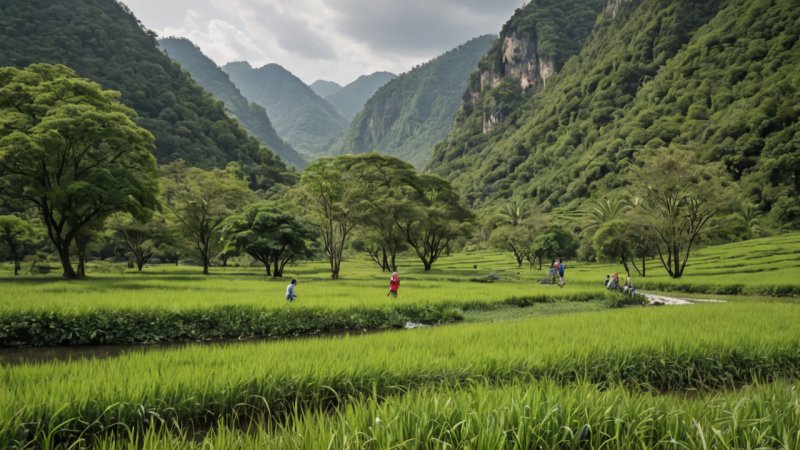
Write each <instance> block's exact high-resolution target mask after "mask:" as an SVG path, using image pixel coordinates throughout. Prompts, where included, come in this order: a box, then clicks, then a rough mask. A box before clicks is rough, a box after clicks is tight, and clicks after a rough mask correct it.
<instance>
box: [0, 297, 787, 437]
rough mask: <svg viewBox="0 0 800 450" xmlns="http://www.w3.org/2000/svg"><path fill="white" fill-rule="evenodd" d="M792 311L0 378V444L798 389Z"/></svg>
mask: <svg viewBox="0 0 800 450" xmlns="http://www.w3.org/2000/svg"><path fill="white" fill-rule="evenodd" d="M798 308H799V307H798V306H797V305H793V304H725V305H697V306H693V307H691V308H643V309H629V310H614V311H602V312H593V313H576V314H571V315H557V316H547V317H537V318H530V319H526V320H520V321H514V322H507V323H500V324H469V325H462V326H458V327H442V328H433V329H422V330H413V331H410V332H389V333H382V334H376V335H370V336H361V337H342V338H328V339H308V340H302V341H295V342H274V343H260V344H244V345H241V346H234V347H202V346H190V347H187V348H184V349H179V350H170V351H164V352H159V353H155V352H151V353H148V354H128V355H125V356H122V357H119V358H116V359H108V360H102V361H95V360H88V361H78V362H71V363H47V364H40V365H25V364H23V365H19V366H15V367H3V368H2V369H0V381H1V382H2V384H0V418H2V420H0V423H1V424H2V425H3V428H2V429H0V444H1V445H14V442H16V443H17V444H20V443H25V442H27V441H28V440H36V441H38V442H43V441H44V440H47V439H50V438H53V439H55V438H54V437H53V436H55V437H57V438H58V439H65V440H66V441H67V442H69V441H70V440H74V439H77V438H78V436H81V435H84V436H91V435H96V434H99V435H102V434H105V433H109V432H112V431H121V430H123V429H128V428H130V429H135V430H142V429H143V428H146V426H147V424H148V423H152V422H153V421H154V420H156V418H157V419H158V420H159V421H161V420H163V421H164V423H174V424H179V425H181V426H182V425H183V424H194V425H196V426H200V425H204V424H205V425H211V424H215V423H217V421H218V420H219V419H220V418H225V417H229V416H231V415H232V414H234V411H235V410H236V409H237V408H239V407H240V406H241V405H248V406H247V408H248V410H250V411H251V412H252V413H253V414H264V415H265V416H266V417H268V418H270V420H277V419H280V418H281V417H284V418H285V417H287V416H290V415H291V414H294V413H296V412H297V411H301V410H314V409H317V408H323V409H325V408H337V407H341V405H342V402H344V401H346V400H348V399H351V398H356V399H358V398H362V397H364V396H369V395H376V396H381V397H384V396H391V395H397V394H400V393H404V392H408V391H409V390H415V389H419V388H422V387H426V386H441V385H450V386H458V385H461V384H463V383H470V382H472V381H474V380H486V381H488V382H491V383H498V384H503V383H507V382H521V381H526V380H527V381H533V380H553V381H554V382H558V383H571V382H575V381H577V382H592V383H598V384H600V385H602V386H607V387H608V386H623V387H627V388H631V389H634V390H637V391H638V390H646V391H657V392H669V391H676V390H685V389H692V390H696V389H700V390H704V389H717V388H723V387H735V386H740V385H742V384H747V383H751V382H754V381H757V380H761V381H765V382H766V381H770V380H773V379H777V378H788V379H792V380H796V379H798V378H800V342H799V341H798V339H797V337H798V336H800V321H797V320H796V318H797V317H798V314H799V313H800V310H799V309H798ZM86 380H110V382H108V383H103V382H99V383H87V382H86ZM59 424H67V425H64V426H63V427H62V428H59ZM59 436H60V437H59Z"/></svg>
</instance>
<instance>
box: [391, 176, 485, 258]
mask: <svg viewBox="0 0 800 450" xmlns="http://www.w3.org/2000/svg"><path fill="white" fill-rule="evenodd" d="M414 188H415V193H414V195H413V196H410V197H408V198H406V199H405V201H404V203H403V204H401V205H398V207H397V208H396V209H395V211H394V219H395V222H396V223H397V226H399V227H400V229H401V230H402V231H403V233H404V234H405V236H406V240H407V241H408V244H409V245H410V246H411V248H412V249H414V253H416V255H417V257H418V258H419V259H420V261H422V265H423V266H424V268H425V270H426V271H429V270H431V267H432V266H433V263H435V262H436V260H438V259H439V257H440V256H442V254H444V253H445V252H446V251H447V250H449V248H450V245H451V243H452V242H453V240H455V239H456V238H458V237H461V236H463V235H465V234H466V233H467V231H468V230H469V228H470V226H471V225H472V220H473V218H474V216H473V214H472V213H471V212H470V211H469V210H468V209H467V208H466V207H465V206H464V204H463V202H462V200H461V197H460V196H459V194H458V192H457V191H456V190H455V189H453V187H452V186H451V185H450V183H448V182H447V181H446V180H444V179H442V178H439V177H438V176H435V175H420V176H419V177H417V179H416V180H415V182H414Z"/></svg>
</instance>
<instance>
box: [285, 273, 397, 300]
mask: <svg viewBox="0 0 800 450" xmlns="http://www.w3.org/2000/svg"><path fill="white" fill-rule="evenodd" d="M296 286H297V280H296V279H294V278H292V281H291V282H290V283H289V285H288V286H286V301H287V302H289V303H292V302H294V301H295V299H296V298H297V292H296V291H295V287H296ZM398 289H400V275H398V274H397V272H393V273H392V277H391V278H389V292H387V293H386V296H387V297H389V296H391V297H392V298H397V291H398Z"/></svg>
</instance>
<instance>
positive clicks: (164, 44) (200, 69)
mask: <svg viewBox="0 0 800 450" xmlns="http://www.w3.org/2000/svg"><path fill="white" fill-rule="evenodd" d="M158 45H159V47H161V49H163V50H164V51H165V53H166V54H167V56H169V57H170V58H172V59H173V60H174V61H176V62H177V63H178V64H180V65H181V67H183V68H184V69H185V70H186V71H188V72H189V74H190V75H191V76H192V78H194V80H195V81H197V82H198V83H199V84H200V86H203V88H204V89H205V90H207V91H208V92H210V93H211V94H212V95H214V97H215V98H217V99H219V100H222V102H223V103H225V108H227V109H228V111H230V112H231V114H233V115H234V116H235V117H236V118H237V119H239V123H240V124H241V125H242V126H243V127H244V128H245V129H246V130H247V131H249V132H250V133H251V134H252V135H253V136H255V137H256V139H258V140H259V141H261V143H262V144H264V145H266V146H267V147H269V148H270V150H272V151H273V152H275V153H277V154H278V156H280V157H281V159H283V161H285V162H287V163H289V164H292V165H293V166H295V167H298V168H303V167H304V166H305V160H304V159H303V157H302V156H300V154H298V153H297V152H296V151H295V150H294V149H293V148H292V146H291V145H289V144H287V143H286V142H284V141H283V139H281V138H280V137H278V133H277V132H276V131H275V129H274V128H273V127H272V123H271V122H270V121H269V117H267V112H266V111H265V110H264V108H262V107H260V106H258V105H256V104H255V103H250V102H248V101H247V99H245V98H244V97H243V96H242V94H241V92H239V89H237V88H236V86H234V84H233V82H231V80H230V78H229V77H228V74H226V73H225V72H223V71H222V69H220V68H219V66H217V65H216V64H215V63H214V62H213V61H211V59H209V58H208V57H207V56H206V55H204V54H203V52H202V51H201V50H200V49H199V48H197V46H195V45H194V44H193V43H192V42H191V41H189V40H188V39H183V38H165V39H159V40H158Z"/></svg>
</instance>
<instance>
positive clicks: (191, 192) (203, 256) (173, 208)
mask: <svg viewBox="0 0 800 450" xmlns="http://www.w3.org/2000/svg"><path fill="white" fill-rule="evenodd" d="M236 169H237V167H236V166H235V165H229V166H228V167H227V168H226V169H224V170H223V169H213V170H210V171H206V170H203V169H199V168H197V167H188V166H186V163H185V162H183V161H176V162H174V163H172V164H170V165H168V166H166V167H164V168H163V173H164V175H163V176H162V178H161V180H162V185H163V186H164V205H165V206H166V208H167V209H168V210H169V211H170V212H171V213H172V214H173V215H174V217H175V218H176V219H177V222H178V223H179V225H180V229H181V232H182V233H183V235H184V236H185V237H186V239H187V240H189V242H191V245H192V246H193V247H194V249H195V250H197V254H198V256H199V257H200V261H201V262H202V264H203V274H206V275H208V268H209V266H210V265H211V258H212V257H213V256H214V254H215V252H214V246H215V245H216V243H217V238H218V230H219V227H220V225H221V224H222V221H223V220H225V218H226V217H228V215H230V214H231V213H233V212H235V211H236V210H237V209H238V208H241V207H242V206H243V205H244V204H246V203H248V201H249V200H250V199H251V198H253V192H252V191H251V190H250V189H249V188H248V187H247V181H245V180H244V179H242V178H241V177H240V176H239V174H238V172H237V170H236Z"/></svg>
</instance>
